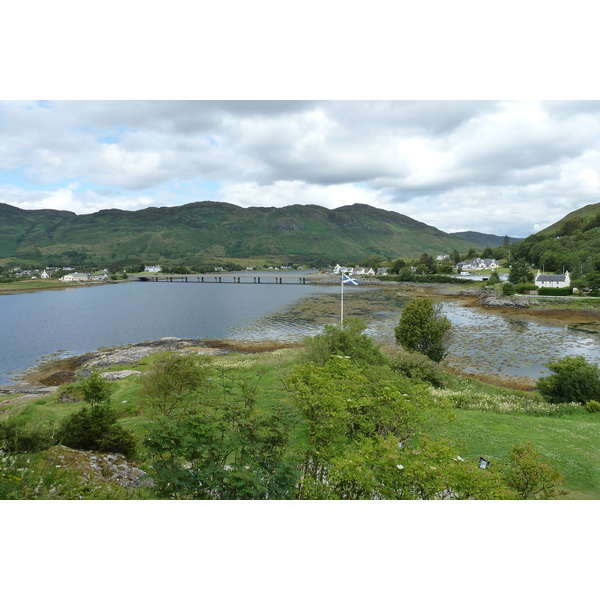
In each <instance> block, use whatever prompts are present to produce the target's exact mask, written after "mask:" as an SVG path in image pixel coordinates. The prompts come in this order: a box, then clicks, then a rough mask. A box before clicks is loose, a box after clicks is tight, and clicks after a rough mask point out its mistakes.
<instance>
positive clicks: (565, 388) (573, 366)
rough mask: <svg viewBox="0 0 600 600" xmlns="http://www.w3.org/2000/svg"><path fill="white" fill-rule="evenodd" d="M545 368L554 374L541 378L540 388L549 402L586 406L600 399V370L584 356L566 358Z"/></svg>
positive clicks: (548, 364)
mask: <svg viewBox="0 0 600 600" xmlns="http://www.w3.org/2000/svg"><path fill="white" fill-rule="evenodd" d="M545 366H546V367H548V368H549V369H550V370H551V371H553V374H552V375H549V376H548V377H541V378H540V379H539V381H538V388H539V390H540V393H541V394H542V396H544V398H546V399H547V400H548V402H552V403H556V404H558V403H564V402H578V403H580V404H585V403H586V402H588V401H590V400H595V399H596V398H599V397H600V370H599V369H598V366H597V365H594V364H590V363H588V362H587V361H586V360H585V358H584V357H583V356H575V357H573V356H566V357H565V358H561V359H560V360H558V361H557V362H551V363H547V364H546V365H545Z"/></svg>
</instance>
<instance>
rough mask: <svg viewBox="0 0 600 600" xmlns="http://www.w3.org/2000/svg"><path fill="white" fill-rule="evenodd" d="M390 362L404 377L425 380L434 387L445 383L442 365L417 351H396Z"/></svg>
mask: <svg viewBox="0 0 600 600" xmlns="http://www.w3.org/2000/svg"><path fill="white" fill-rule="evenodd" d="M390 363H391V367H392V369H393V370H394V371H395V372H396V373H400V374H401V375H404V377H410V378H411V379H419V380H421V381H426V382H427V383H430V384H431V385H433V386H435V387H442V386H443V385H444V383H445V377H444V370H443V369H442V367H441V366H440V365H439V364H438V363H436V362H435V361H433V360H431V359H429V358H427V357H426V356H425V355H423V354H419V353H418V352H396V353H394V354H393V355H392V356H391V358H390Z"/></svg>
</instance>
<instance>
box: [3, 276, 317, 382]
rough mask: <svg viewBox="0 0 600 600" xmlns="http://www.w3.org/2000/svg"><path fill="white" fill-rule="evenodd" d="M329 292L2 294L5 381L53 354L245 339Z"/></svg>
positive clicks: (197, 288)
mask: <svg viewBox="0 0 600 600" xmlns="http://www.w3.org/2000/svg"><path fill="white" fill-rule="evenodd" d="M327 291H328V290H327V289H326V288H325V287H322V286H310V285H289V284H282V285H264V284H261V285H254V284H238V285H236V284H208V283H205V284H198V283H176V282H173V283H166V282H159V283H150V282H148V283H123V284H118V285H99V286H98V287H94V286H91V287H81V288H76V287H75V288H72V289H66V290H53V291H43V292H35V293H30V294H14V295H2V296H0V323H1V325H0V331H1V340H2V341H1V344H0V383H7V382H9V380H10V379H11V376H13V375H15V374H19V373H22V372H23V371H25V370H26V369H28V368H29V367H31V366H33V365H34V364H35V363H36V361H38V360H40V359H41V358H45V357H48V356H57V357H59V356H73V355H78V354H83V353H85V352H90V351H93V350H96V349H98V348H101V347H106V346H114V345H120V344H132V343H138V342H143V341H147V340H155V339H159V338H161V337H169V336H175V337H189V338H197V339H205V338H217V339H239V338H240V335H242V334H241V332H242V331H243V330H244V328H246V327H248V326H249V325H251V324H252V323H255V322H259V321H260V320H261V319H262V318H265V317H267V316H268V315H270V314H273V313H276V312H278V311H282V310H284V309H285V308H286V307H287V306H290V305H293V304H294V303H296V302H297V301H298V300H299V299H301V298H303V297H305V296H314V295H319V294H322V293H326V292H327ZM255 333H256V334H258V335H260V331H256V332H255ZM272 334H273V332H272V331H271V332H269V336H264V337H265V338H266V339H271V338H273V337H274V336H273V335H272ZM305 335H310V332H308V333H307V334H305Z"/></svg>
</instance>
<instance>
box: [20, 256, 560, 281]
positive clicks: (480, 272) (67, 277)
mask: <svg viewBox="0 0 600 600" xmlns="http://www.w3.org/2000/svg"><path fill="white" fill-rule="evenodd" d="M435 260H436V262H437V263H442V262H443V263H446V264H448V263H449V261H450V255H448V254H441V255H438V256H436V257H435ZM408 268H409V269H410V271H411V273H416V272H417V267H416V266H414V265H413V266H410V267H408ZM255 269H257V267H251V266H249V267H246V268H245V269H244V270H245V271H253V270H255ZM265 269H266V270H291V269H292V267H291V266H289V265H286V266H283V265H282V266H279V267H273V266H269V267H265ZM225 270H226V269H224V268H223V267H214V271H215V272H223V271H225ZM162 271H163V268H162V267H161V266H160V265H145V266H144V273H160V272H162ZM496 271H498V276H499V279H500V281H506V280H507V278H508V274H507V273H506V272H503V271H506V267H505V266H503V265H501V264H500V263H499V262H498V261H496V259H494V258H479V257H475V258H471V259H468V260H465V261H462V262H458V263H456V265H453V266H452V274H450V273H449V275H450V276H454V277H458V278H465V277H469V278H470V279H472V280H473V281H486V280H487V279H489V275H490V274H491V273H493V272H496ZM331 273H332V274H333V275H341V274H342V273H345V274H347V275H350V276H363V277H379V276H385V275H389V274H390V267H377V268H373V267H365V266H360V265H355V266H353V267H348V266H342V265H340V264H336V265H335V266H334V267H333V269H332V270H331ZM13 275H14V276H15V277H17V278H19V279H58V281H61V282H64V283H89V282H104V281H109V280H117V279H119V278H120V279H126V278H127V274H126V273H125V272H123V273H121V274H120V275H119V274H117V273H116V272H115V271H112V272H111V271H109V269H100V270H94V271H91V272H80V271H76V270H75V269H74V268H73V267H60V268H56V267H55V268H51V267H46V268H45V269H42V270H38V269H20V268H18V267H17V268H14V269H13ZM533 284H534V285H535V286H537V287H539V288H568V287H570V286H571V276H570V273H569V272H568V271H565V272H564V273H562V274H556V273H553V274H547V273H543V272H542V271H540V270H539V269H538V270H537V273H536V274H535V279H534V281H533Z"/></svg>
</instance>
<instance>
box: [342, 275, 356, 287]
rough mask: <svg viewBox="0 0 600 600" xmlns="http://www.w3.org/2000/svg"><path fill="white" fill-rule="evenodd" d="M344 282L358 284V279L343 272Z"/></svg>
mask: <svg viewBox="0 0 600 600" xmlns="http://www.w3.org/2000/svg"><path fill="white" fill-rule="evenodd" d="M342 283H351V284H352V285H358V281H357V280H356V279H352V277H348V275H346V273H342Z"/></svg>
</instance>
